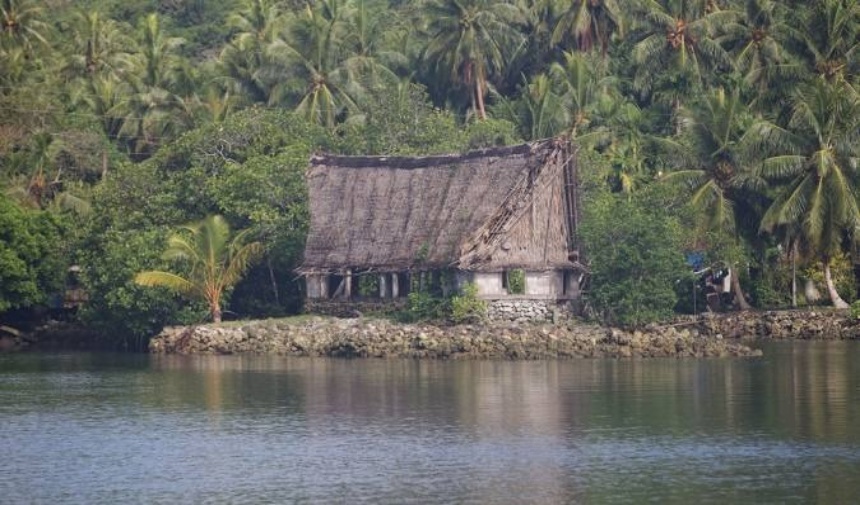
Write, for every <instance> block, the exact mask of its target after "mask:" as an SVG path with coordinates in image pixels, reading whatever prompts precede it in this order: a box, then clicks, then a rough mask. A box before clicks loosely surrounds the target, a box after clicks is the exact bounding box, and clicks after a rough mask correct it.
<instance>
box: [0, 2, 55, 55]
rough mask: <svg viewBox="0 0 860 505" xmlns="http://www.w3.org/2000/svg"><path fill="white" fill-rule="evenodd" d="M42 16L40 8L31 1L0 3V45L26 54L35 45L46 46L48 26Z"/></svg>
mask: <svg viewBox="0 0 860 505" xmlns="http://www.w3.org/2000/svg"><path fill="white" fill-rule="evenodd" d="M42 15H43V10H42V7H41V6H38V5H37V4H36V2H34V1H32V0H2V1H0V45H2V46H4V47H7V48H15V47H19V48H23V49H25V50H27V51H28V52H29V51H31V50H32V49H33V48H34V47H35V46H36V45H37V44H39V45H43V46H47V45H48V41H47V40H46V39H45V35H46V32H47V30H48V25H47V24H45V22H44V21H42V19H41V18H42Z"/></svg>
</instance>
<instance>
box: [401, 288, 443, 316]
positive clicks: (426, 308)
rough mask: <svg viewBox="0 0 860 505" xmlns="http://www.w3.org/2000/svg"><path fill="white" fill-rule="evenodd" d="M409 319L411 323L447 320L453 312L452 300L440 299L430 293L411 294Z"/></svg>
mask: <svg viewBox="0 0 860 505" xmlns="http://www.w3.org/2000/svg"><path fill="white" fill-rule="evenodd" d="M408 298H409V304H408V319H409V320H410V321H432V320H441V319H447V317H448V314H449V313H450V311H451V304H450V300H449V299H446V298H438V297H435V296H433V295H431V294H430V293H425V292H421V291H413V292H411V293H409V297H408Z"/></svg>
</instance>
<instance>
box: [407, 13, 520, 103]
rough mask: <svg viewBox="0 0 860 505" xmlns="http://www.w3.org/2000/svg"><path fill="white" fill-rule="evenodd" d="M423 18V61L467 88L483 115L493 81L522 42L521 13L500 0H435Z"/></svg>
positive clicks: (472, 101)
mask: <svg viewBox="0 0 860 505" xmlns="http://www.w3.org/2000/svg"><path fill="white" fill-rule="evenodd" d="M424 16H425V19H426V20H427V25H426V27H425V32H426V34H427V37H428V41H427V45H426V46H425V47H424V51H423V54H422V59H423V60H424V61H426V62H428V63H429V64H430V65H431V67H432V68H433V69H434V70H435V73H436V74H437V76H438V77H440V78H442V79H445V80H448V81H449V82H453V83H460V84H463V85H464V86H466V88H467V89H468V90H469V94H470V101H471V104H472V109H473V110H474V111H476V112H477V114H478V117H479V118H480V119H485V118H486V117H487V112H486V107H485V105H484V98H485V96H486V95H487V91H488V89H489V82H490V80H491V79H492V78H493V77H494V76H495V75H498V74H501V73H502V70H503V68H504V66H505V65H506V63H507V60H508V56H509V54H511V53H512V52H513V50H514V49H515V48H516V47H517V46H518V45H520V44H521V42H522V35H521V34H520V33H519V32H518V31H517V30H516V25H518V24H520V23H522V22H523V16H522V12H521V11H520V10H519V9H518V8H516V7H515V6H514V5H512V4H510V3H508V2H504V1H499V0H433V1H430V2H428V3H427V5H426V6H425V8H424Z"/></svg>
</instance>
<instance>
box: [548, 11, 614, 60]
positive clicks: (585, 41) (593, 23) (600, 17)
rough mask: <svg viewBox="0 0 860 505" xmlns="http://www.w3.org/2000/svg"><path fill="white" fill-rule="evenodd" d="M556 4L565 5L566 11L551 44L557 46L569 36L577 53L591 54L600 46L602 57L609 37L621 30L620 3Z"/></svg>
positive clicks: (606, 48)
mask: <svg viewBox="0 0 860 505" xmlns="http://www.w3.org/2000/svg"><path fill="white" fill-rule="evenodd" d="M558 3H560V4H562V5H565V8H564V12H563V14H562V15H561V18H560V19H559V20H558V24H556V26H555V29H554V30H553V31H552V43H553V44H558V43H559V42H561V41H562V39H564V38H565V36H571V37H573V40H574V41H575V43H576V47H577V48H578V49H580V50H582V51H590V50H591V49H592V48H593V47H596V46H599V47H600V50H601V52H602V53H603V54H604V56H605V55H606V52H607V50H608V49H609V41H610V39H611V38H612V35H613V34H614V33H616V32H623V30H624V21H623V18H622V14H621V6H622V5H623V3H622V2H619V1H618V0H573V1H565V2H558Z"/></svg>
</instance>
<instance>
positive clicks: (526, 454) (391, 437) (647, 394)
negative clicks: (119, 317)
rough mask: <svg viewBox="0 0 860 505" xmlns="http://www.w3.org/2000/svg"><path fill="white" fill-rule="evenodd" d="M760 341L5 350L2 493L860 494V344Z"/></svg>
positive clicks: (362, 497) (685, 499) (747, 498)
mask: <svg viewBox="0 0 860 505" xmlns="http://www.w3.org/2000/svg"><path fill="white" fill-rule="evenodd" d="M764 350H765V353H766V355H765V357H764V358H757V359H712V360H692V359H691V360H668V359H666V360H664V359H656V360H637V361H632V360H628V361H624V360H620V361H614V360H577V361H541V362H490V361H483V362H443V361H439V362H434V361H409V360H334V359H296V358H278V357H250V356H196V357H181V356H147V355H120V354H17V355H0V503H14V504H17V503H50V504H56V503H86V504H100V503H104V504H114V503H325V504H327V503H350V504H351V503H374V504H375V503H392V504H401V503H481V504H483V503H489V504H494V503H512V504H513V503H553V504H554V503H601V504H602V503H630V504H640V503H647V502H650V503H660V504H665V503H678V504H688V503H697V504H701V503H720V504H724V503H756V504H758V503H852V502H853V503H856V502H857V501H858V500H860V343H854V342H829V343H806V342H796V343H781V344H768V345H767V346H765V348H764Z"/></svg>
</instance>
